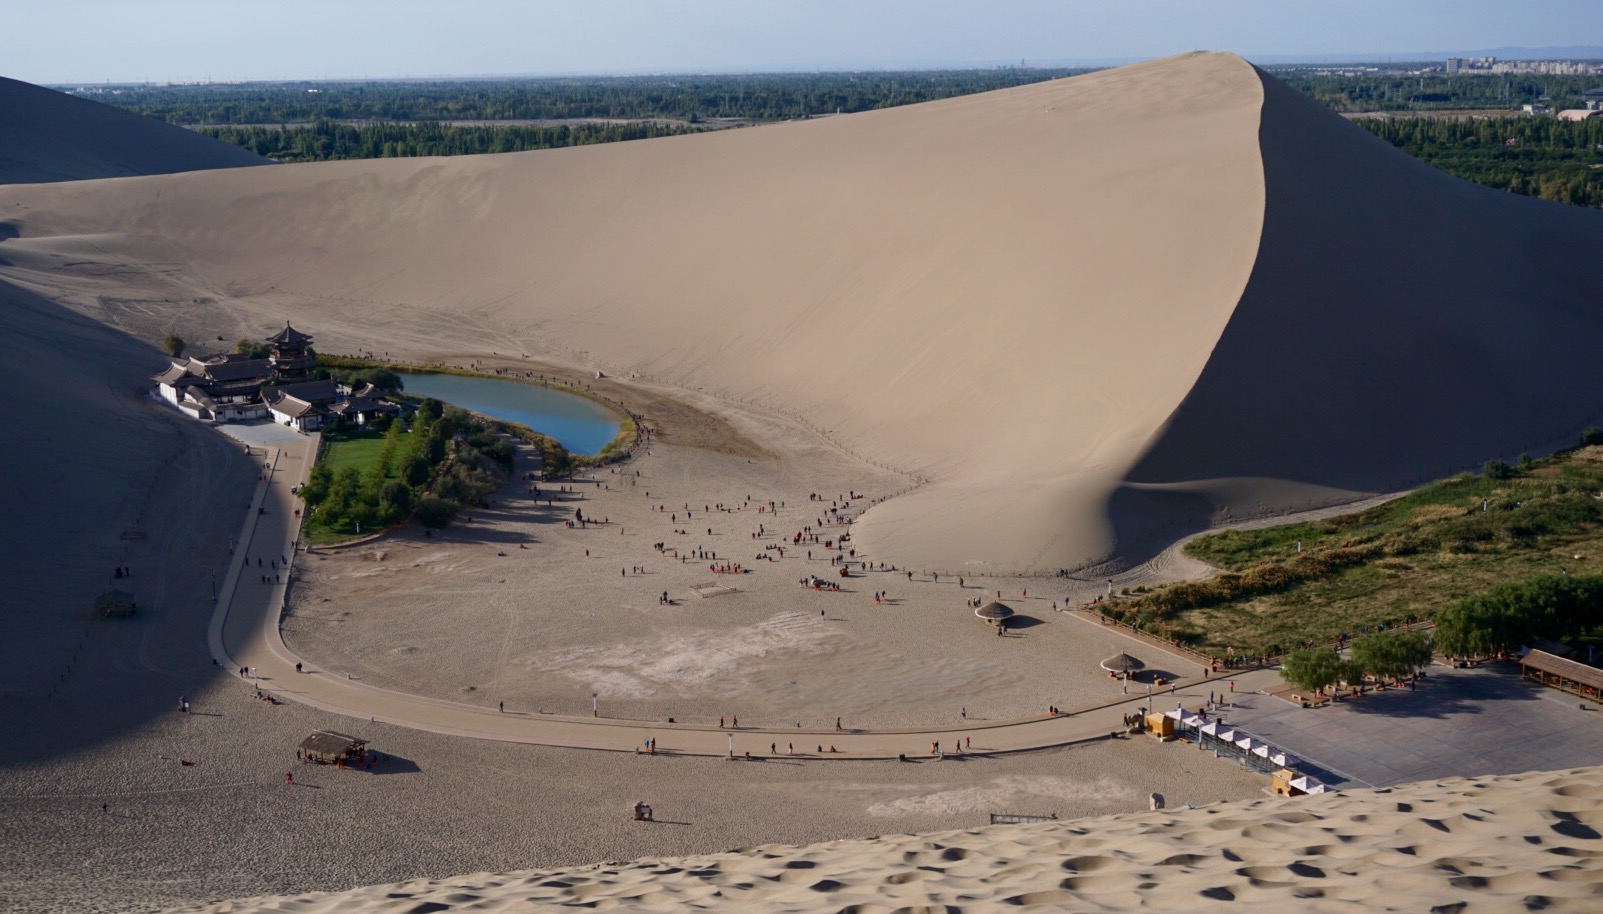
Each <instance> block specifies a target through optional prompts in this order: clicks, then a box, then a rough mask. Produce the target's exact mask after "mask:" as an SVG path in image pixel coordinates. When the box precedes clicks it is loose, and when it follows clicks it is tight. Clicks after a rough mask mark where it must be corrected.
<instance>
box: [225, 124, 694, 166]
mask: <svg viewBox="0 0 1603 914" xmlns="http://www.w3.org/2000/svg"><path fill="white" fill-rule="evenodd" d="M195 129H196V131H197V132H199V133H204V134H206V135H207V136H210V137H214V138H216V139H219V140H222V141H223V142H225V143H233V144H234V145H235V146H243V147H244V148H246V149H249V150H250V151H252V152H254V153H256V154H257V155H261V156H266V157H267V158H270V159H277V160H279V161H281V162H322V161H327V160H330V159H394V158H407V157H411V156H456V155H481V154H485V153H496V152H524V151H526V150H530V149H555V148H558V147H562V146H587V145H590V144H594V143H616V142H620V141H623V140H645V139H651V138H653V137H659V136H678V135H680V134H685V133H696V132H698V130H699V129H700V128H695V127H689V126H685V125H683V124H665V123H660V122H652V121H647V122H631V123H593V122H580V123H576V124H571V125H570V124H561V125H557V126H546V127H536V126H527V125H521V124H484V125H473V126H450V125H445V124H439V123H432V122H425V123H415V124H394V123H374V124H360V125H356V124H342V123H337V122H335V121H327V120H321V121H317V122H315V123H312V124H303V125H295V126H285V127H263V126H237V127H236V126H222V127H197V128H195Z"/></svg>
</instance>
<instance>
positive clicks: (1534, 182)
mask: <svg viewBox="0 0 1603 914" xmlns="http://www.w3.org/2000/svg"><path fill="white" fill-rule="evenodd" d="M1083 72H1088V71H1085V70H1071V69H1039V70H1037V69H1022V68H999V69H992V70H944V71H911V72H883V73H788V74H784V73H782V74H754V75H702V76H639V77H573V78H543V79H505V80H435V81H422V82H336V83H311V82H296V83H245V84H223V85H192V86H131V87H123V88H122V89H121V90H120V92H119V94H116V95H112V94H109V93H108V94H101V95H98V96H96V98H98V99H99V100H101V101H104V102H107V103H110V104H114V105H117V106H119V107H123V108H127V109H129V110H133V111H137V112H139V113H142V114H148V115H153V116H156V117H162V118H165V119H167V120H168V121H170V122H173V123H176V124H182V125H185V126H189V127H191V128H192V129H195V130H197V131H199V132H201V133H205V134H206V135H208V136H212V137H214V138H216V139H220V140H223V141H225V142H228V143H232V144H234V145H237V146H242V147H244V148H246V149H249V150H251V151H253V152H256V153H257V154H259V155H263V156H267V157H269V158H273V159H277V160H279V161H284V162H303V161H326V160H330V159H357V158H396V157H409V156H441V155H445V156H449V155H475V154H483V153H500V152H520V151H524V150H531V149H550V148H556V147H561V146H579V145H587V144H592V143H610V142H619V141H625V140H636V139H648V138H652V137H660V136H675V135H679V134H684V133H691V132H696V131H697V130H700V129H702V127H703V125H705V124H706V123H707V122H709V121H712V120H715V119H733V120H736V121H739V122H751V123H756V122H769V121H777V120H784V119H790V118H805V117H812V116H817V115H823V114H832V113H835V112H837V111H840V112H855V111H865V110H870V109H874V108H887V107H894V106H897V105H905V104H913V103H917V102H925V101H932V100H935V99H941V98H949V97H953V96H958V95H966V94H971V93H976V92H986V91H991V90H994V89H1003V88H1008V87H1011V86H1018V85H1025V84H1028V83H1034V82H1040V81H1043V80H1048V79H1056V78H1061V77H1064V76H1072V75H1076V74H1079V73H1083ZM1277 76H1278V77H1279V78H1280V79H1282V80H1284V81H1285V82H1286V83H1287V84H1288V85H1290V86H1291V87H1292V88H1294V89H1297V90H1298V91H1301V92H1303V93H1304V94H1306V95H1308V96H1309V97H1310V98H1313V99H1314V100H1316V101H1318V102H1320V103H1322V104H1325V105H1327V106H1329V107H1331V108H1334V109H1335V110H1338V111H1413V112H1429V111H1433V110H1445V109H1453V110H1463V109H1479V110H1485V111H1488V112H1489V113H1498V114H1507V113H1509V112H1510V111H1512V110H1517V108H1518V106H1519V105H1520V104H1521V103H1524V102H1529V101H1536V100H1539V99H1542V98H1548V99H1550V100H1551V104H1553V105H1554V106H1555V107H1566V106H1569V107H1574V106H1578V105H1579V104H1580V101H1579V99H1580V98H1581V96H1582V95H1583V93H1584V92H1585V90H1587V89H1589V88H1593V87H1595V86H1597V85H1598V84H1599V82H1600V80H1599V79H1598V78H1597V77H1591V76H1582V75H1574V76H1550V75H1539V74H1493V75H1486V74H1474V75H1462V74H1455V75H1452V76H1446V75H1443V74H1436V75H1430V76H1424V77H1411V76H1405V75H1400V74H1366V75H1356V76H1342V75H1307V74H1300V73H1295V72H1279V73H1277ZM314 90H315V91H314ZM583 118H600V119H614V120H616V121H622V122H621V123H606V122H598V121H594V120H580V119H583ZM508 120H556V121H563V120H571V121H572V123H556V124H513V123H483V124H477V123H475V124H454V123H449V122H453V121H488V122H494V121H508ZM1357 123H1358V124H1359V126H1361V127H1362V128H1364V129H1366V130H1369V131H1370V132H1372V133H1374V134H1376V135H1377V136H1380V137H1381V138H1382V139H1384V140H1386V141H1387V142H1389V143H1391V144H1392V145H1394V146H1397V147H1398V148H1400V149H1402V150H1403V151H1405V152H1407V153H1409V154H1410V155H1413V156H1415V157H1416V158H1419V159H1421V160H1423V161H1425V162H1427V163H1428V164H1430V165H1433V166H1435V167H1436V168H1439V169H1441V170H1442V171H1445V172H1447V173H1448V174H1452V175H1454V176H1456V177H1460V178H1464V179H1466V180H1469V181H1473V182H1475V183H1478V184H1483V185H1485V186H1488V187H1494V188H1497V189H1499V190H1506V191H1510V192H1512V193H1518V194H1524V195H1528V196H1532V197H1539V198H1541V199H1544V200H1553V201H1557V202H1562V203H1570V204H1574V205H1578V206H1589V207H1597V206H1603V175H1600V174H1599V170H1600V166H1603V150H1600V149H1599V146H1600V144H1603V122H1598V121H1582V122H1567V121H1558V120H1557V119H1555V118H1551V117H1487V118H1474V119H1458V118H1453V119H1449V118H1432V117H1413V118H1374V119H1369V118H1366V119H1360V120H1358V121H1357Z"/></svg>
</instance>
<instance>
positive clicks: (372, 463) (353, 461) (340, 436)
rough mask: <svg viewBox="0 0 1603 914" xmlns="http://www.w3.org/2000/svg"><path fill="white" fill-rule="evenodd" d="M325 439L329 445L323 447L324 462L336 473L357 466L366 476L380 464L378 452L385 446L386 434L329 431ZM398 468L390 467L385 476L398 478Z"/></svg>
mask: <svg viewBox="0 0 1603 914" xmlns="http://www.w3.org/2000/svg"><path fill="white" fill-rule="evenodd" d="M324 440H325V441H326V442H327V445H326V446H325V448H324V449H323V456H322V462H323V463H325V464H327V465H328V468H329V469H330V470H333V471H334V473H335V474H336V475H337V474H338V473H339V471H340V470H343V469H345V468H346V467H355V468H356V469H358V470H360V471H361V473H362V475H363V476H366V475H367V474H368V473H370V472H372V470H373V468H374V467H376V466H378V453H379V450H380V449H382V448H383V447H384V435H383V434H382V433H380V432H368V431H358V432H338V433H329V434H326V435H325V436H324ZM396 469H397V468H396V467H390V472H389V475H388V476H386V477H385V478H387V479H394V478H396V477H395V471H396Z"/></svg>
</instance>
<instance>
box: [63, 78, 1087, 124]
mask: <svg viewBox="0 0 1603 914" xmlns="http://www.w3.org/2000/svg"><path fill="white" fill-rule="evenodd" d="M1085 72H1088V71H1087V70H1084V69H1065V68H1057V69H1029V68H1013V67H1002V68H996V69H990V70H919V71H885V72H861V73H851V72H837V73H757V74H731V75H683V76H609V77H548V78H530V79H485V80H434V81H418V82H413V81H393V82H392V81H379V82H331V83H322V82H288V83H227V84H205V85H183V86H122V87H119V88H118V91H117V93H116V94H112V93H98V94H94V95H92V96H90V97H92V98H94V99H95V100H96V101H100V102H103V103H105V104H109V105H115V106H117V107H119V108H125V109H127V110H130V111H134V112H136V113H139V114H145V115H150V116H152V117H159V118H161V119H163V120H165V121H167V122H169V123H172V124H178V125H180V126H186V127H193V126H222V125H248V124H256V125H296V124H307V123H311V122H315V121H322V120H328V121H385V122H415V121H511V120H576V119H580V118H608V119H617V120H649V119H667V120H682V121H686V122H688V123H695V122H697V121H699V120H702V119H706V118H737V119H743V120H753V121H777V120H785V119H787V118H802V117H814V116H818V115H823V114H834V113H836V112H841V113H850V112H855V111H869V110H872V109H875V108H893V107H896V106H898V105H910V104H914V103H916V102H927V101H934V100H936V99H942V98H951V97H954V96H958V95H970V94H973V93H976V92H989V91H991V90H993V89H1006V88H1010V87H1012V86H1021V85H1027V84H1029V83H1036V82H1043V81H1045V80H1050V79H1058V78H1061V77H1064V76H1073V75H1075V74H1078V73H1085Z"/></svg>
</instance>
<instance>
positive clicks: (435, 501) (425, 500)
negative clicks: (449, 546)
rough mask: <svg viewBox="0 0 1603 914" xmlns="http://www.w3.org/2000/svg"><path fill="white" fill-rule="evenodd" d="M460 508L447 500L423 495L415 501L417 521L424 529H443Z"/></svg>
mask: <svg viewBox="0 0 1603 914" xmlns="http://www.w3.org/2000/svg"><path fill="white" fill-rule="evenodd" d="M461 508H462V506H461V505H459V504H457V503H456V502H454V501H451V500H450V499H448V498H440V497H439V496H436V495H425V496H423V497H422V498H420V499H418V501H417V519H418V520H419V521H421V522H422V523H423V526H425V527H444V526H445V525H447V524H449V523H450V522H451V518H453V517H456V512H457V511H459V510H461Z"/></svg>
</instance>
